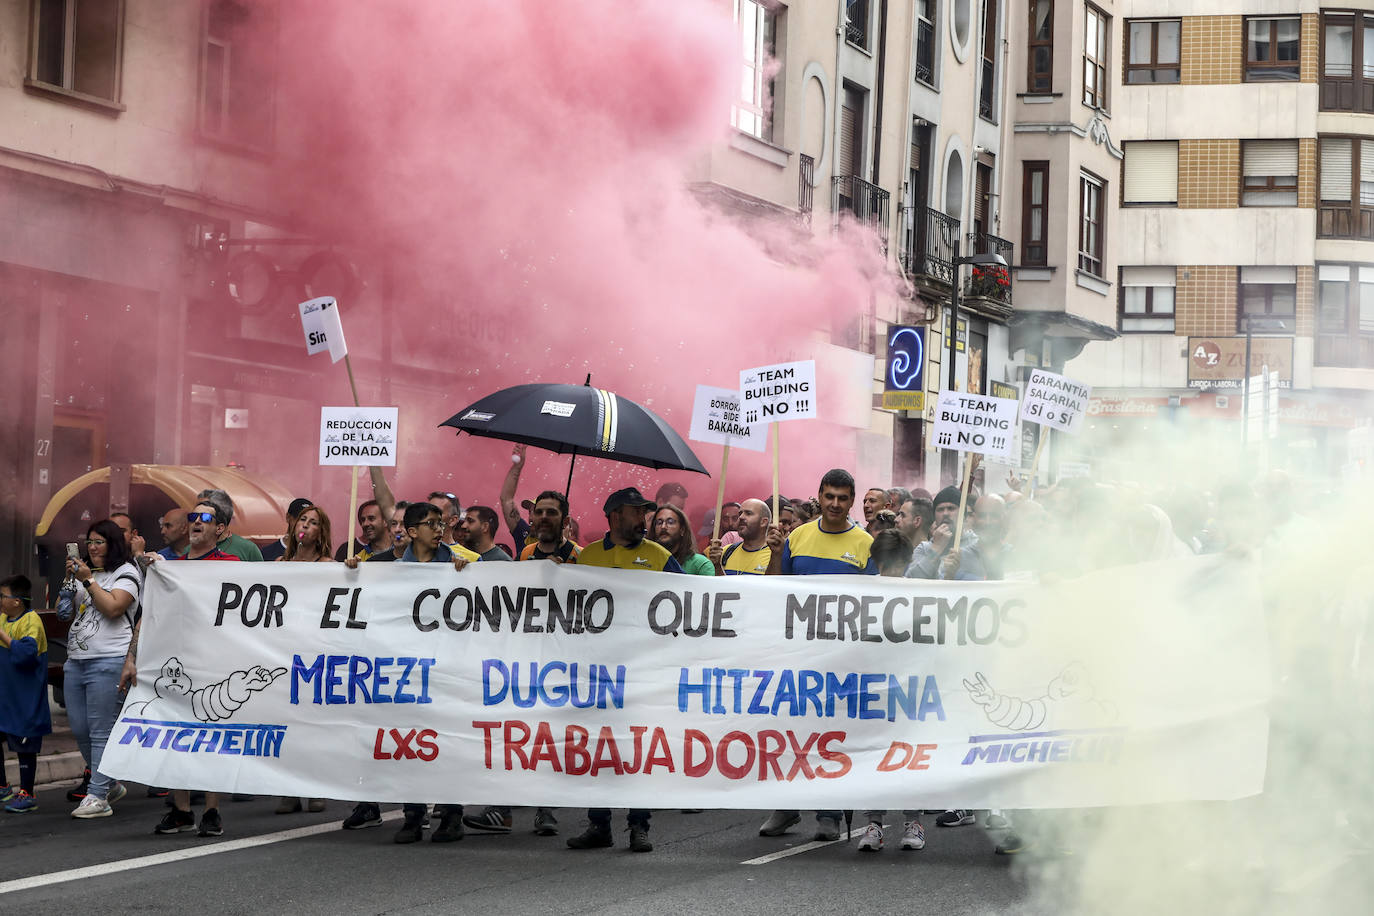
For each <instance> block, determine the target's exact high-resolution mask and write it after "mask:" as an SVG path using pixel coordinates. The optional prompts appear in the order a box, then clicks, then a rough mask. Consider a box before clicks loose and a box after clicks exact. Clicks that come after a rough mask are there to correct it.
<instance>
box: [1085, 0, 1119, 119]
mask: <svg viewBox="0 0 1374 916" xmlns="http://www.w3.org/2000/svg"><path fill="white" fill-rule="evenodd" d="M1111 28H1112V20H1111V19H1110V18H1108V16H1107V14H1106V13H1104V12H1102V11H1101V10H1099V9H1098V8H1097V7H1095V6H1093V5H1091V4H1089V5H1088V7H1087V28H1086V29H1085V30H1084V33H1083V104H1084V105H1087V106H1088V107H1089V108H1100V109H1102V110H1103V111H1106V110H1107V38H1108V36H1109V35H1110V33H1111Z"/></svg>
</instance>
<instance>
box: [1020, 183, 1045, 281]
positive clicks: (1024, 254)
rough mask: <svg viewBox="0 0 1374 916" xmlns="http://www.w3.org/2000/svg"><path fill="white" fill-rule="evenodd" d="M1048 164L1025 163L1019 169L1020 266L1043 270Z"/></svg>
mask: <svg viewBox="0 0 1374 916" xmlns="http://www.w3.org/2000/svg"><path fill="white" fill-rule="evenodd" d="M1049 193H1050V164H1049V163H1048V162H1043V161H1041V162H1026V163H1023V164H1022V166H1021V263H1022V264H1023V265H1025V266H1027V267H1043V266H1045V265H1046V264H1048V263H1049V260H1048V258H1049V248H1048V245H1047V244H1046V237H1047V234H1048V232H1047V229H1048V227H1047V221H1048V220H1049V207H1048V200H1049Z"/></svg>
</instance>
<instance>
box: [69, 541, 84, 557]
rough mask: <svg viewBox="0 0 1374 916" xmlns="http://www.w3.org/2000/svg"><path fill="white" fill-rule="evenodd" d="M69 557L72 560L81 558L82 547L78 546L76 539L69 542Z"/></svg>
mask: <svg viewBox="0 0 1374 916" xmlns="http://www.w3.org/2000/svg"><path fill="white" fill-rule="evenodd" d="M67 557H68V558H69V559H72V560H80V559H81V548H80V547H77V546H76V542H75V541H68V542H67Z"/></svg>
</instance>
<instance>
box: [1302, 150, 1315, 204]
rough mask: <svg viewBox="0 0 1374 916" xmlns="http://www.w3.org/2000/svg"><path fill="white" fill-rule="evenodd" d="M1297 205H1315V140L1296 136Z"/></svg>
mask: <svg viewBox="0 0 1374 916" xmlns="http://www.w3.org/2000/svg"><path fill="white" fill-rule="evenodd" d="M1298 206H1299V207H1308V208H1313V207H1316V206H1317V140H1316V138H1315V137H1299V138H1298Z"/></svg>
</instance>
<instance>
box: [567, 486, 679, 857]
mask: <svg viewBox="0 0 1374 916" xmlns="http://www.w3.org/2000/svg"><path fill="white" fill-rule="evenodd" d="M654 508H655V506H654V502H653V501H652V500H649V499H645V498H644V495H643V494H642V493H640V492H639V491H638V490H637V489H635V488H634V487H626V488H624V489H623V490H616V491H615V492H614V493H612V494H611V495H610V496H609V497H607V499H606V504H605V505H604V506H603V507H602V509H603V510H604V511H605V513H606V527H607V528H608V529H609V530H608V531H607V532H606V536H605V537H604V538H602V539H601V540H599V541H596V542H595V543H592V544H588V545H587V546H586V547H583V548H582V552H581V553H580V554H578V555H577V565H578V566H583V567H586V566H603V567H608V568H613V569H647V570H649V571H651V572H674V573H680V572H682V567H681V566H680V565H678V562H677V560H675V559H673V555H672V554H670V553H669V552H668V550H667V548H665V547H663V545H661V544H657V543H655V542H654V541H649V540H645V538H644V533H645V531H646V530H647V529H646V527H645V519H646V518H647V517H648V515H649V512H650V511H651V510H653V509H654ZM625 820H626V823H627V824H628V825H629V828H630V851H631V852H653V849H654V844H653V843H652V842H650V840H649V810H648V809H647V808H631V809H630V811H629V814H627V815H626V817H625ZM587 821H588V822H589V823H588V825H587V829H586V831H585V832H583V833H580V834H578V835H577V836H574V837H569V838H568V846H570V847H571V848H573V849H601V848H604V847H606V846H614V845H615V840H614V839H613V838H612V837H611V809H610V808H592V809H590V810H589V811H588V812H587Z"/></svg>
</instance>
